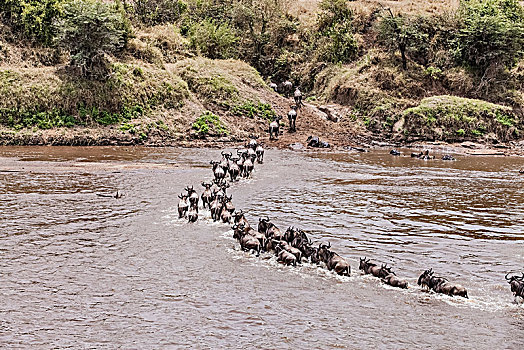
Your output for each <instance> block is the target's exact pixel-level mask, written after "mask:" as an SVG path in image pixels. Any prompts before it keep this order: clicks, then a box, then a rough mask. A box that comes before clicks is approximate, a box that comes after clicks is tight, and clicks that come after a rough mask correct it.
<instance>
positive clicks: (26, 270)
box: [0, 147, 524, 349]
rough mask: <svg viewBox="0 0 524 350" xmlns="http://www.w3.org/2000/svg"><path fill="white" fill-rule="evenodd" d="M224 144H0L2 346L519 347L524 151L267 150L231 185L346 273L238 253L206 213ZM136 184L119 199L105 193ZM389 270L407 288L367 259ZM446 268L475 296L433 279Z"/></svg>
mask: <svg viewBox="0 0 524 350" xmlns="http://www.w3.org/2000/svg"><path fill="white" fill-rule="evenodd" d="M219 158H220V151H219V150H211V149H177V148H140V147H134V148H132V147H130V148H126V147H93V148H89V147H85V148H82V147H78V148H68V147H2V148H0V210H1V211H0V213H1V214H0V296H1V300H2V302H1V303H0V316H1V317H0V345H1V346H2V347H3V348H68V347H71V348H75V349H76V348H97V349H100V348H125V349H130V348H137V349H158V348H173V349H178V348H196V349H225V348H227V349H246V348H260V349H275V348H283V349H288V348H289V349H291V348H293V349H333V348H349V349H362V348H388V349H397V348H398V349H405V348H427V347H429V346H430V347H432V348H436V349H449V348H475V349H495V348H496V349H500V348H504V349H520V348H522V335H523V334H524V306H519V305H516V304H514V303H513V296H512V295H511V292H510V290H509V285H508V284H507V283H506V281H505V280H504V275H505V273H506V272H507V271H510V270H523V269H524V248H523V243H524V242H523V240H524V186H523V185H524V175H519V173H518V170H519V169H521V168H523V167H524V159H521V158H510V157H464V156H457V161H452V162H446V161H441V160H432V161H423V160H419V159H412V158H410V157H393V156H391V155H389V154H388V152H387V151H380V150H378V151H372V152H368V153H358V152H346V153H344V152H326V153H310V152H291V151H277V150H269V151H266V156H265V163H264V164H262V165H257V166H256V169H255V172H254V174H253V177H252V178H251V179H249V180H241V181H239V182H238V183H236V184H234V185H232V186H231V188H230V189H229V190H230V191H229V192H230V193H231V194H232V195H233V202H234V204H235V206H236V207H237V208H239V209H240V208H241V209H243V210H244V211H245V212H247V218H248V220H249V221H250V222H251V224H252V225H256V224H257V223H258V218H259V217H262V216H266V215H267V216H269V217H270V218H271V219H272V221H273V222H274V223H276V224H277V225H278V226H279V227H281V228H284V229H285V228H287V227H288V226H292V225H293V226H296V227H300V228H302V229H304V230H306V232H307V233H308V235H309V236H310V237H311V238H312V239H313V241H315V242H317V243H318V242H321V241H322V242H330V243H331V246H332V248H333V249H334V250H335V251H336V252H337V253H339V254H340V255H342V256H344V257H346V258H348V260H349V261H350V263H351V269H352V276H351V277H339V276H336V275H334V274H333V273H331V272H327V271H326V270H324V269H321V268H318V267H316V266H312V265H309V264H303V265H302V266H300V267H298V268H293V267H286V266H282V265H280V264H278V263H277V262H276V261H275V260H274V259H273V258H269V256H266V255H264V254H263V255H261V256H260V257H258V258H257V257H255V256H253V255H250V254H248V253H244V252H242V251H240V249H239V247H238V244H237V243H236V241H235V240H233V239H232V232H231V229H230V227H228V226H227V225H224V224H216V223H212V222H211V220H210V219H209V218H208V217H205V218H202V216H208V215H209V213H207V212H206V211H201V213H200V214H201V218H200V219H199V221H198V222H197V223H195V224H188V223H186V222H185V221H183V220H179V219H178V217H177V209H176V206H177V202H178V198H177V195H178V194H180V193H181V192H182V191H183V189H184V187H185V186H187V185H194V186H195V188H196V189H197V191H198V192H199V193H201V191H202V187H201V186H200V183H201V182H202V181H203V180H210V179H211V176H212V172H211V170H210V165H209V161H210V160H213V159H219ZM117 190H119V191H121V192H123V193H124V197H122V198H120V199H114V198H105V197H100V196H97V194H113V193H115V192H116V191H117ZM359 257H368V258H372V259H373V260H376V261H378V262H381V263H388V264H389V265H391V266H393V268H394V270H395V271H396V273H397V275H398V276H399V277H404V278H406V279H408V281H409V283H410V288H409V289H407V290H400V289H396V288H392V287H389V286H385V285H383V284H382V283H381V282H380V281H379V280H378V279H376V278H372V277H369V276H363V275H361V274H360V272H359V271H358V259H359ZM428 268H433V270H435V272H436V273H437V274H438V275H442V276H445V277H447V278H448V279H449V280H450V281H452V282H456V283H459V284H461V285H463V286H465V287H466V288H467V289H468V294H469V296H470V299H463V298H458V297H455V298H452V297H448V296H443V295H435V294H433V293H427V292H423V291H421V289H420V288H419V286H417V285H416V281H417V277H418V276H419V275H420V273H421V272H423V271H424V270H425V269H428Z"/></svg>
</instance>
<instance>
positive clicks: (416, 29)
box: [378, 12, 435, 69]
mask: <svg viewBox="0 0 524 350" xmlns="http://www.w3.org/2000/svg"><path fill="white" fill-rule="evenodd" d="M434 31H435V29H434V27H433V26H432V25H431V24H430V23H429V21H428V20H427V19H426V18H424V17H415V18H409V17H403V16H394V15H393V13H392V12H389V15H386V16H384V17H383V18H382V20H381V21H380V24H379V28H378V40H379V42H380V43H381V44H383V45H384V46H386V48H388V49H389V50H390V51H391V52H392V53H395V52H397V51H400V55H401V58H402V67H403V68H404V69H406V68H407V58H408V55H409V56H410V57H411V58H413V59H415V60H416V61H418V62H420V63H423V64H427V63H428V51H429V44H430V37H431V36H432V34H433V33H432V32H434Z"/></svg>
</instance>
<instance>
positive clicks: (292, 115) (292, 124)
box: [287, 106, 297, 132]
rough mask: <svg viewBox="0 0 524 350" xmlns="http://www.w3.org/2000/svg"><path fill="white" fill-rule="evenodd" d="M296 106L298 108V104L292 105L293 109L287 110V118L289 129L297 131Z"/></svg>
mask: <svg viewBox="0 0 524 350" xmlns="http://www.w3.org/2000/svg"><path fill="white" fill-rule="evenodd" d="M296 108H297V107H296V106H291V110H290V111H289V112H287V119H288V121H289V131H290V132H295V131H297V126H296V122H297V110H296Z"/></svg>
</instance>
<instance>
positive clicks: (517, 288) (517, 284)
mask: <svg viewBox="0 0 524 350" xmlns="http://www.w3.org/2000/svg"><path fill="white" fill-rule="evenodd" d="M509 274H510V273H507V274H506V276H505V278H506V281H508V283H509V285H510V287H511V292H512V293H513V294H515V296H520V297H524V273H523V274H522V276H517V275H514V276H511V277H509V278H508V276H509Z"/></svg>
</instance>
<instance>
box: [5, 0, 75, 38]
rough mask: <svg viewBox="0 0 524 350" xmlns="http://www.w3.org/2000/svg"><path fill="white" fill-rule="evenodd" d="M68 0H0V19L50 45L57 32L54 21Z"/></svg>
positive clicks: (26, 35) (28, 35) (24, 33)
mask: <svg viewBox="0 0 524 350" xmlns="http://www.w3.org/2000/svg"><path fill="white" fill-rule="evenodd" d="M67 1H68V0H0V9H1V11H0V19H3V21H4V22H6V23H7V24H9V25H10V26H11V28H12V29H13V31H14V30H16V31H20V32H22V33H23V36H25V37H27V38H29V39H33V40H35V41H36V42H38V43H40V44H43V45H46V46H47V45H50V44H51V43H52V41H53V38H54V37H55V34H56V28H55V27H54V26H53V22H54V21H55V20H56V19H58V18H60V16H61V14H62V7H63V5H64V3H65V2H67Z"/></svg>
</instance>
